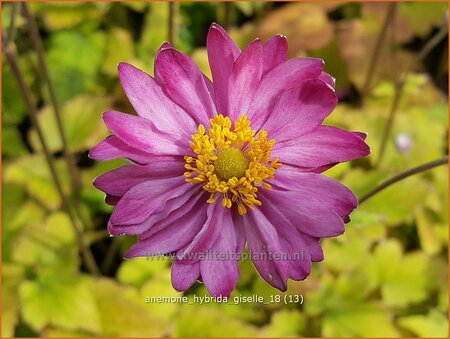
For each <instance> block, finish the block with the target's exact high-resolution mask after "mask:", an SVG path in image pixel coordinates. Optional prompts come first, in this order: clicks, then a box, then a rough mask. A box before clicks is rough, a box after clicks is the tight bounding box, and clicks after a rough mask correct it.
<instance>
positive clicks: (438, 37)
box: [417, 25, 448, 62]
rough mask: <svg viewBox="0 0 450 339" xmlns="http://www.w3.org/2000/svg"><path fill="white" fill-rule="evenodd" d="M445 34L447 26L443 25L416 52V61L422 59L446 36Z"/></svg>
mask: <svg viewBox="0 0 450 339" xmlns="http://www.w3.org/2000/svg"><path fill="white" fill-rule="evenodd" d="M447 34H448V27H447V25H444V26H442V28H441V29H440V30H439V31H438V32H437V33H436V34H435V35H434V36H433V37H432V38H431V39H430V40H428V42H427V43H426V44H425V46H423V48H422V49H421V50H420V52H419V53H418V54H417V61H419V62H421V61H423V60H424V59H425V58H426V57H427V56H428V54H430V52H431V51H432V50H433V49H434V48H435V47H436V46H437V45H438V44H439V43H440V42H441V41H442V40H443V39H444V38H445V37H446V36H447Z"/></svg>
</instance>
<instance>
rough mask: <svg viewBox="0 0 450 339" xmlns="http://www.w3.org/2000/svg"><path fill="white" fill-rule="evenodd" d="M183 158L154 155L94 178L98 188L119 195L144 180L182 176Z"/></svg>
mask: <svg viewBox="0 0 450 339" xmlns="http://www.w3.org/2000/svg"><path fill="white" fill-rule="evenodd" d="M183 171H184V160H183V158H181V157H169V156H167V157H154V162H153V163H151V164H149V165H146V166H139V165H125V166H122V167H119V168H116V169H114V170H111V171H109V172H106V173H104V174H102V175H100V176H99V177H97V178H96V179H95V180H94V186H95V187H97V188H98V189H99V190H101V191H103V192H105V193H107V194H110V195H115V196H118V197H121V196H122V195H124V194H125V193H126V192H127V191H128V190H129V189H130V188H132V187H133V186H136V185H138V184H140V183H142V182H144V181H147V180H153V179H162V178H170V177H175V176H182V175H183Z"/></svg>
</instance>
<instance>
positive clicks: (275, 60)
mask: <svg viewBox="0 0 450 339" xmlns="http://www.w3.org/2000/svg"><path fill="white" fill-rule="evenodd" d="M287 51H288V43H287V39H286V37H285V36H283V35H276V36H274V37H273V38H272V39H270V40H269V41H267V42H266V43H265V44H264V70H263V71H264V73H267V72H268V71H270V70H271V69H272V68H274V67H276V66H278V65H280V64H282V63H283V62H285V61H286V58H287Z"/></svg>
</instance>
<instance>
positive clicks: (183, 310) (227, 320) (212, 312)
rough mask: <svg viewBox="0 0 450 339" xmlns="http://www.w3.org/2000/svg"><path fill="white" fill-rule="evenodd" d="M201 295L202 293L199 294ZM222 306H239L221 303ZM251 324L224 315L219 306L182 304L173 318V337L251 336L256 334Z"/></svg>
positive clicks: (212, 304)
mask: <svg viewBox="0 0 450 339" xmlns="http://www.w3.org/2000/svg"><path fill="white" fill-rule="evenodd" d="M200 295H203V294H200ZM222 306H224V307H239V306H235V305H222ZM257 333H258V332H257V330H256V328H255V327H253V326H252V325H250V324H248V323H245V322H243V321H240V320H237V319H234V318H231V317H227V316H225V315H224V314H223V313H222V312H221V310H220V307H219V306H218V305H216V304H214V303H209V304H203V305H199V304H195V305H187V304H182V305H180V307H179V311H178V316H177V317H176V318H175V329H174V331H173V333H172V335H173V336H174V337H231V338H234V337H252V336H255V335H256V334H257Z"/></svg>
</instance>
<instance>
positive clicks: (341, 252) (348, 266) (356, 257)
mask: <svg viewBox="0 0 450 339" xmlns="http://www.w3.org/2000/svg"><path fill="white" fill-rule="evenodd" d="M322 244H323V251H324V253H325V255H326V258H325V262H324V265H326V266H327V267H328V268H329V269H330V270H331V271H335V272H347V271H352V270H354V269H356V268H358V267H360V266H361V265H363V264H364V261H365V260H366V257H367V256H368V255H369V246H370V243H369V242H368V241H365V240H364V239H359V238H357V237H350V236H347V235H346V234H345V235H343V236H342V237H340V238H339V239H326V240H325V241H323V242H322Z"/></svg>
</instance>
